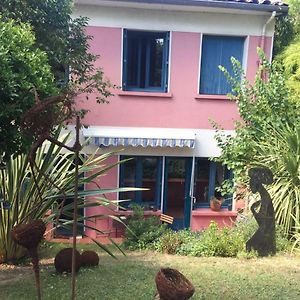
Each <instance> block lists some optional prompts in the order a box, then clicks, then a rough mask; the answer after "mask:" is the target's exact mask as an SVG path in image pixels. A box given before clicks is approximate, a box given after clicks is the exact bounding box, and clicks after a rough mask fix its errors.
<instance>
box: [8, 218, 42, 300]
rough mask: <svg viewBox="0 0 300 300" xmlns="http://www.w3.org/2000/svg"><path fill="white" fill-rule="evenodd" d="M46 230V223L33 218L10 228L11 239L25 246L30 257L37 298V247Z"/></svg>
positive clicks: (38, 282) (38, 279)
mask: <svg viewBox="0 0 300 300" xmlns="http://www.w3.org/2000/svg"><path fill="white" fill-rule="evenodd" d="M45 231H46V225H45V223H44V222H43V221H42V220H35V221H32V222H30V223H29V224H19V225H17V226H15V227H14V228H13V230H12V237H13V240H14V241H15V242H16V243H17V244H18V245H20V246H23V247H25V248H26V249H27V250H28V252H29V255H30V257H31V259H32V267H33V271H34V275H35V281H36V287H37V293H38V299H39V300H40V299H41V285H40V274H39V258H38V252H37V248H38V245H39V243H40V241H41V240H42V238H43V235H44V233H45Z"/></svg>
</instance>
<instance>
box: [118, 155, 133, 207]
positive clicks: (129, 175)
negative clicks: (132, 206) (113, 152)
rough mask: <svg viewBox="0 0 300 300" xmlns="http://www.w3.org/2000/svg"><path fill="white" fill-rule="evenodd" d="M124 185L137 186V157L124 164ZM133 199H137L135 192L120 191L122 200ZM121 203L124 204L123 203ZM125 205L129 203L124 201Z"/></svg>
mask: <svg viewBox="0 0 300 300" xmlns="http://www.w3.org/2000/svg"><path fill="white" fill-rule="evenodd" d="M122 168H123V170H122V173H123V174H122V176H123V178H121V180H122V187H136V180H135V179H136V159H135V158H133V159H132V160H129V161H127V162H125V163H123V164H122ZM125 199H126V200H127V199H132V200H135V192H125V193H120V200H125ZM121 205H123V204H122V203H121ZM124 205H127V204H126V203H124Z"/></svg>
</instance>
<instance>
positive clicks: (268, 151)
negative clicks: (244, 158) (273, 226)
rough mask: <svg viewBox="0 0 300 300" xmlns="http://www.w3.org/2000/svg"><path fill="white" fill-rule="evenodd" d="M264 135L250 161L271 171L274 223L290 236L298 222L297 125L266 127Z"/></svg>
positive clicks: (299, 155)
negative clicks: (275, 221) (272, 178)
mask: <svg viewBox="0 0 300 300" xmlns="http://www.w3.org/2000/svg"><path fill="white" fill-rule="evenodd" d="M264 135H265V137H266V138H265V139H264V140H263V141H261V142H258V143H257V145H256V148H257V153H258V154H257V155H256V157H254V159H253V162H254V163H255V164H256V165H257V164H258V165H261V166H265V167H268V168H269V169H270V170H271V171H272V172H273V175H274V183H273V184H272V185H271V186H270V187H269V188H268V191H269V193H270V195H271V197H272V199H273V204H274V209H275V214H276V220H277V223H279V224H282V225H283V228H284V231H285V233H286V234H289V235H290V234H293V233H295V221H297V220H298V221H299V220H300V124H299V123H295V124H293V125H289V124H288V123H283V122H280V123H277V124H274V125H271V126H269V127H268V128H266V129H265V132H264Z"/></svg>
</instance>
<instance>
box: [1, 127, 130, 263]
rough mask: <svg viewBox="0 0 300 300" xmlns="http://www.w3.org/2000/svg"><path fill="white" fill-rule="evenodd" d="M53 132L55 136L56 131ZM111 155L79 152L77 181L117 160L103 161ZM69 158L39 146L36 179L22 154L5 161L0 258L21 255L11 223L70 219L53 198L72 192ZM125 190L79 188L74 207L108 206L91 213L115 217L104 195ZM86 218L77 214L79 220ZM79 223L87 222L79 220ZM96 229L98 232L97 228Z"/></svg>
mask: <svg viewBox="0 0 300 300" xmlns="http://www.w3.org/2000/svg"><path fill="white" fill-rule="evenodd" d="M56 134H57V136H58V135H59V131H58V132H57V133H56ZM68 139H69V136H65V137H63V138H62V139H61V141H62V142H63V143H66V142H67V141H68ZM112 155H115V153H106V154H103V155H97V154H95V155H91V156H89V157H87V158H86V157H84V156H82V157H81V161H82V165H81V166H80V167H79V175H82V176H79V183H80V184H85V183H88V182H91V181H92V180H94V179H95V178H96V177H98V176H101V175H104V174H105V173H106V172H107V171H108V170H109V169H111V168H113V167H115V166H116V165H117V164H113V165H107V166H106V165H105V160H106V159H107V158H109V157H110V156H112ZM73 162H74V154H72V153H64V151H63V149H62V148H61V147H59V146H56V145H53V144H50V145H47V146H44V147H42V148H40V149H39V150H38V152H37V155H36V165H37V167H38V169H39V170H40V171H38V172H36V175H35V176H36V182H34V180H33V175H32V170H31V168H30V165H29V162H28V157H27V156H26V155H20V156H18V157H15V158H11V159H10V160H9V161H8V162H7V165H6V168H5V169H1V170H0V262H5V261H9V260H15V259H18V258H20V257H21V256H23V255H24V249H23V248H21V247H19V246H17V245H16V244H15V243H14V242H13V240H12V237H11V230H12V228H13V227H14V226H15V225H17V224H19V223H28V222H30V221H32V220H36V219H44V221H45V222H46V223H47V222H54V223H55V226H66V227H68V226H69V227H70V226H71V223H72V220H71V221H70V220H64V219H62V218H60V214H61V209H60V208H59V205H57V200H58V199H60V200H61V199H62V198H64V197H72V195H73V189H74V185H73V182H74V168H73ZM128 190H129V189H127V188H122V189H117V188H112V189H100V188H99V189H97V190H88V191H81V192H79V201H78V207H79V208H83V207H91V206H106V207H107V209H108V210H111V211H112V214H111V215H94V216H91V217H93V218H95V217H100V218H107V217H111V218H116V219H117V220H119V219H118V218H117V217H116V216H114V213H113V210H114V209H115V207H116V206H117V203H116V201H109V200H107V199H106V197H105V195H106V194H109V193H116V192H118V191H128ZM130 190H132V188H131V189H130ZM85 196H93V200H92V201H85V198H84V197H85ZM72 208H73V207H72V205H66V206H65V207H64V212H63V213H64V215H68V214H69V215H71V214H72V212H71V211H72ZM49 210H51V214H50V215H48V216H47V217H45V215H46V213H47V212H48V211H49ZM58 216H59V217H58ZM88 218H89V217H81V218H79V221H80V220H86V219H88ZM56 221H57V222H56ZM80 226H87V225H84V224H83V223H81V224H80ZM96 230H97V229H96ZM97 231H98V232H99V230H97ZM99 246H101V247H102V248H104V250H107V251H108V252H109V250H108V249H107V248H105V247H104V246H102V245H100V244H99ZM109 253H110V252H109ZM110 254H111V253H110Z"/></svg>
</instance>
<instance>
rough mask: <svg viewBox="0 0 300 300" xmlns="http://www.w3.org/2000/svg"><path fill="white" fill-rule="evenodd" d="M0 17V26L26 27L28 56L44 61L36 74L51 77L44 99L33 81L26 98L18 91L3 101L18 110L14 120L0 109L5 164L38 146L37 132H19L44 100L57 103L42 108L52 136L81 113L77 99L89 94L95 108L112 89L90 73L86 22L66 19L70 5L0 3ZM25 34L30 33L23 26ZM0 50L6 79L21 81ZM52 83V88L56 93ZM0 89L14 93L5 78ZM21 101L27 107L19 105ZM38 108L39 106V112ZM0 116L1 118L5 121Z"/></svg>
mask: <svg viewBox="0 0 300 300" xmlns="http://www.w3.org/2000/svg"><path fill="white" fill-rule="evenodd" d="M0 11H1V14H2V22H3V23H2V24H5V23H6V22H8V23H9V22H11V20H12V19H13V20H14V24H16V25H18V26H21V27H22V26H25V25H22V24H24V23H28V24H29V25H30V26H31V30H32V34H34V35H35V39H34V38H33V37H31V39H30V40H31V43H30V49H28V51H33V53H35V52H34V51H38V53H44V54H43V56H44V59H43V60H41V61H40V62H39V64H38V65H39V67H40V68H41V69H42V68H45V69H47V72H48V73H49V72H50V71H51V72H50V74H49V76H51V73H52V82H51V84H45V86H44V88H46V91H47V93H44V92H42V91H40V90H39V86H36V82H35V81H32V82H31V84H29V83H30V82H29V81H28V87H29V91H25V94H24V91H23V90H20V89H17V90H15V92H16V93H15V94H17V95H18V97H17V98H10V100H9V97H10V96H11V95H7V97H8V98H7V99H8V100H7V101H8V102H9V101H11V102H14V103H15V105H16V107H17V109H18V111H17V115H16V116H14V113H12V111H15V109H14V108H12V107H7V108H6V106H3V107H2V108H3V109H2V111H1V113H2V115H1V125H0V126H1V127H0V140H1V141H4V140H5V143H6V144H7V145H8V146H2V144H1V145H0V146H1V147H0V154H2V156H3V155H4V159H9V156H10V155H11V154H19V153H25V152H27V151H28V149H29V147H30V145H33V144H34V143H37V141H38V140H39V139H40V138H41V134H38V133H36V132H32V131H28V130H27V133H24V132H23V129H24V128H23V127H24V126H23V127H22V116H23V117H24V114H25V113H26V112H28V111H29V110H30V109H32V108H33V107H34V105H35V104H36V102H38V101H41V102H43V101H44V102H46V98H49V96H51V97H52V96H56V97H57V98H55V99H50V100H49V99H48V100H49V101H48V102H50V103H49V105H47V107H46V105H45V104H44V106H45V107H44V115H47V112H48V111H49V110H51V111H52V119H53V120H52V122H51V124H49V132H51V130H53V128H54V127H55V126H56V125H58V124H60V123H62V122H65V121H68V120H70V119H72V117H73V116H74V115H76V114H78V113H80V112H78V111H77V109H76V105H75V104H76V103H75V100H74V99H75V96H76V95H78V94H80V93H85V94H89V93H94V94H96V96H97V101H98V102H99V103H101V102H106V101H107V100H106V99H107V97H108V96H110V95H111V93H110V87H111V86H112V85H111V84H110V82H109V81H108V80H106V79H104V74H103V71H102V69H95V68H94V62H95V61H96V59H98V56H96V55H93V54H91V53H89V51H88V50H89V40H90V39H91V37H90V36H87V35H86V33H85V29H86V26H87V19H86V18H83V17H81V18H75V19H72V18H71V13H72V1H71V0H60V1H58V0H46V1H38V0H30V1H29V0H25V1H24V0H3V1H1V3H0ZM2 26H4V25H2ZM27 28H29V27H28V25H27ZM1 44H2V43H1ZM28 47H29V45H28ZM19 48H21V49H22V48H23V46H22V45H21V44H19ZM2 49H3V52H4V53H6V54H7V57H6V58H7V64H8V68H9V69H10V70H11V73H12V74H18V76H19V77H20V78H22V77H24V76H25V75H24V74H23V72H24V70H23V69H19V68H18V67H17V66H16V65H15V64H14V63H13V60H14V58H13V57H12V56H11V52H10V51H9V50H7V49H6V44H5V43H4V44H2ZM10 60H11V61H10ZM49 65H50V67H49ZM27 73H32V74H35V72H34V70H33V72H30V71H28V70H27ZM53 78H54V79H53ZM28 80H30V78H28ZM54 83H55V84H56V88H55V89H54V87H55V86H53V84H54ZM1 84H3V85H5V88H6V89H13V87H15V88H16V87H18V83H16V82H15V81H11V80H10V79H9V78H6V79H5V78H4V80H3V81H2V82H1ZM49 89H50V90H51V89H52V90H51V91H50V90H49ZM27 94H29V95H27ZM26 95H27V97H29V98H30V101H29V100H28V101H25V100H24V96H26ZM50 104H51V105H50ZM50 107H51V108H50ZM41 108H42V107H41V106H40V107H39V109H41ZM66 111H67V112H66ZM81 113H82V112H81ZM4 116H6V117H5V118H4ZM27 117H28V115H27ZM31 121H32V120H31ZM27 127H28V126H27ZM37 127H38V126H36V125H33V126H32V128H35V129H36V128H37ZM27 129H28V128H27ZM37 144H38V143H37Z"/></svg>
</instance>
